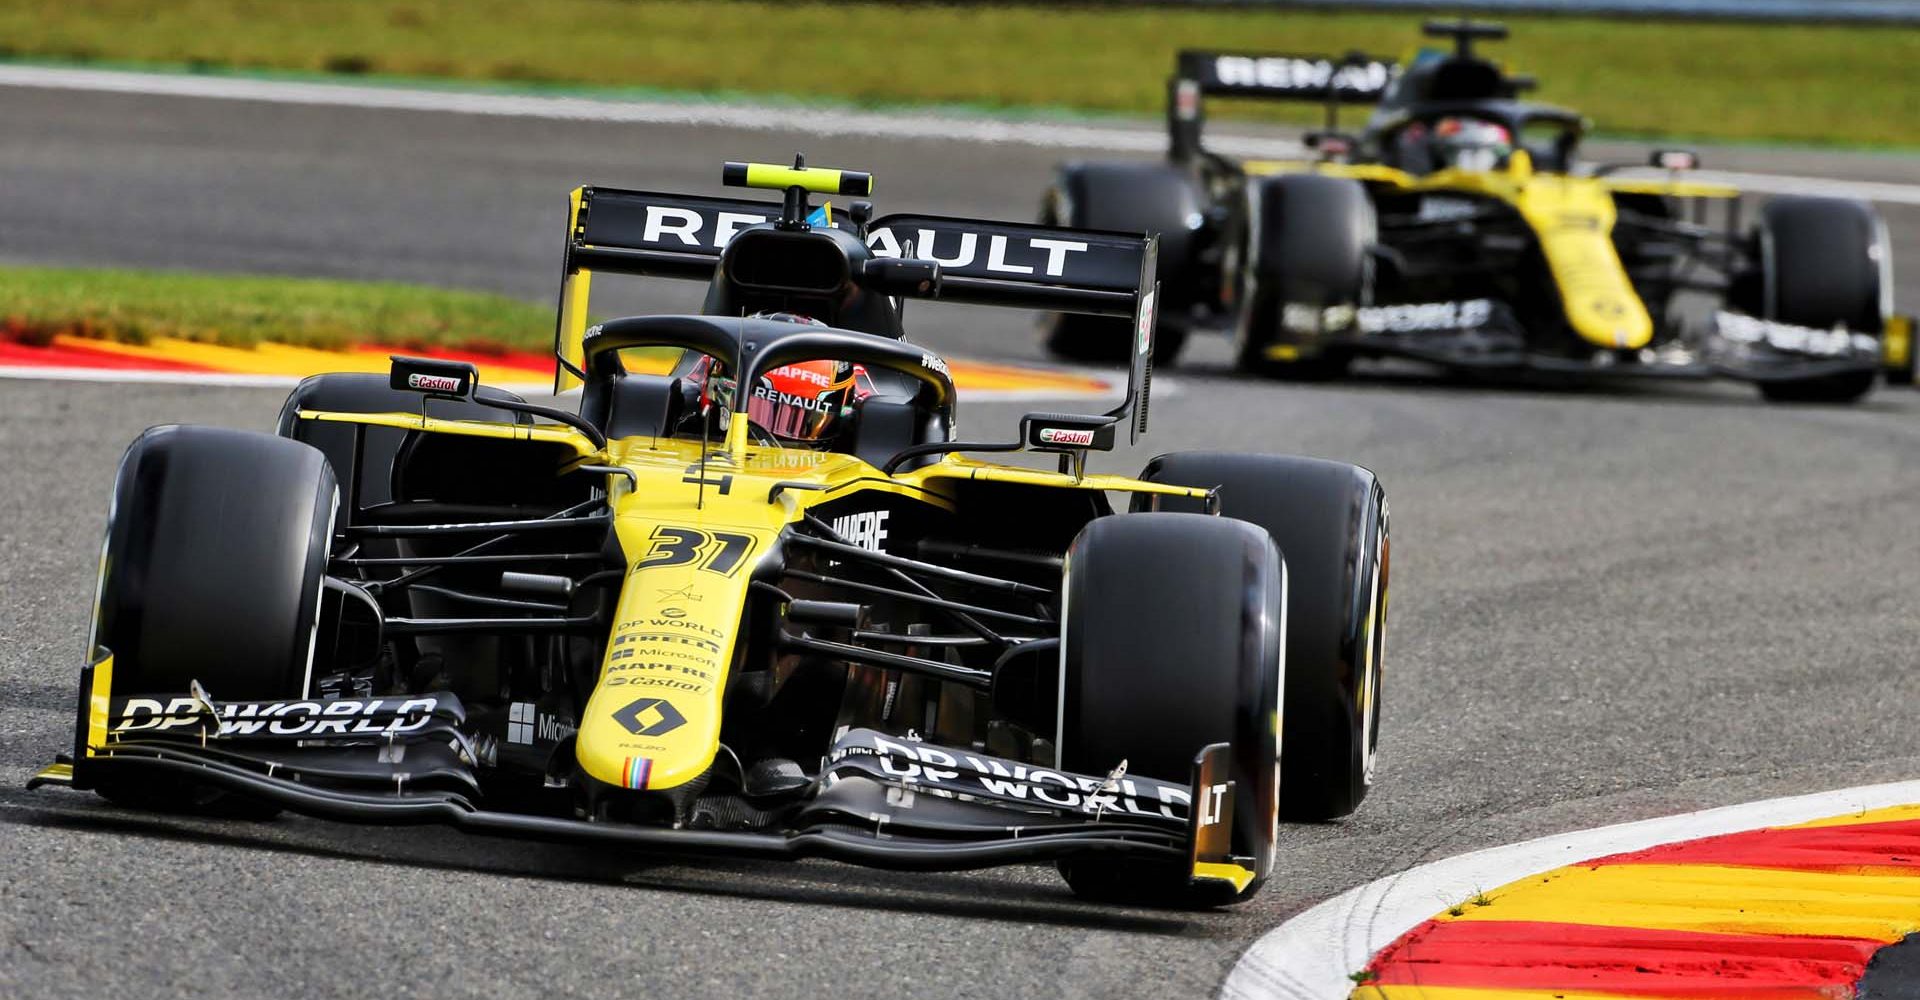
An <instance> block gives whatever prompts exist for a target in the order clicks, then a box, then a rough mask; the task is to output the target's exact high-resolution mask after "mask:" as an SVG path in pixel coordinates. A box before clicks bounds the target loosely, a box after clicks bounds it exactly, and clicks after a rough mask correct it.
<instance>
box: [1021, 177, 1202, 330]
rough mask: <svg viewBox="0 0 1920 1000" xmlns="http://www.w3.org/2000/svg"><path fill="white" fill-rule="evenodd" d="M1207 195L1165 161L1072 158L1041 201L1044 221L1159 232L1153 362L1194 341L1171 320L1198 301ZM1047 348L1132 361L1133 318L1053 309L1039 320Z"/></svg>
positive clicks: (1054, 224)
mask: <svg viewBox="0 0 1920 1000" xmlns="http://www.w3.org/2000/svg"><path fill="white" fill-rule="evenodd" d="M1202 208H1203V196H1202V193H1201V191H1200V190H1199V188H1198V187H1197V185H1195V183H1194V180H1193V178H1192V177H1191V176H1190V175H1189V174H1188V173H1187V172H1186V171H1184V170H1181V169H1179V168H1177V167H1172V166H1168V165H1166V164H1161V163H1071V164H1068V165H1066V166H1064V167H1062V168H1061V169H1060V172H1059V174H1058V176H1056V177H1055V178H1054V184H1053V187H1052V188H1051V189H1050V190H1048V192H1047V195H1046V197H1045V199H1044V200H1042V202H1041V204H1040V224H1041V225H1043V226H1073V227H1076V228H1084V229H1109V230H1113V231H1116V232H1125V233H1147V234H1149V235H1152V236H1155V237H1158V238H1159V241H1160V243H1159V256H1158V258H1157V260H1158V264H1159V269H1158V271H1157V273H1156V275H1155V277H1156V278H1158V280H1159V281H1160V301H1161V309H1160V325H1159V326H1158V327H1157V328H1156V329H1155V330H1154V341H1153V363H1154V364H1155V365H1171V364H1173V363H1174V361H1175V360H1177V359H1178V358H1179V356H1180V349H1181V348H1182V347H1184V346H1185V345H1186V342H1187V333H1188V330H1187V327H1186V325H1185V324H1183V323H1180V322H1177V321H1170V320H1173V318H1174V317H1177V316H1179V315H1181V314H1182V313H1183V312H1184V310H1185V305H1184V304H1185V303H1188V302H1190V301H1191V299H1190V298H1189V289H1190V288H1191V287H1192V286H1193V285H1195V284H1196V279H1195V278H1194V277H1193V275H1191V274H1190V273H1189V272H1190V271H1191V270H1192V267H1193V261H1192V259H1191V258H1192V257H1193V256H1194V253H1195V248H1194V246H1193V226H1192V223H1191V222H1190V221H1189V220H1191V219H1193V218H1196V217H1198V216H1199V214H1200V212H1201V210H1202ZM1040 328H1041V331H1042V333H1043V335H1044V336H1045V338H1046V347H1047V350H1048V352H1050V353H1051V354H1053V355H1054V356H1055V357H1058V358H1063V359H1065V360H1068V361H1082V362H1087V363H1091V364H1126V363H1127V362H1128V360H1129V359H1130V356H1131V351H1132V347H1133V333H1134V331H1133V323H1132V322H1131V321H1129V320H1125V319H1114V318H1112V317H1107V316H1081V315H1070V314H1065V313H1049V314H1047V315H1045V316H1043V317H1042V318H1041V320H1040Z"/></svg>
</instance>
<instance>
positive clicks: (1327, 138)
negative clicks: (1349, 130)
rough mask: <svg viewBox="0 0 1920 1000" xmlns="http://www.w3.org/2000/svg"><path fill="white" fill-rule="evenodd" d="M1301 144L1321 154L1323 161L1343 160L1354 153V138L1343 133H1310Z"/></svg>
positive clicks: (1302, 139) (1303, 138)
mask: <svg viewBox="0 0 1920 1000" xmlns="http://www.w3.org/2000/svg"><path fill="white" fill-rule="evenodd" d="M1300 144H1301V145H1303V146H1305V147H1307V148H1308V149H1311V150H1313V151H1315V152H1317V153H1319V154H1320V158H1321V159H1323V160H1338V159H1342V158H1344V157H1346V156H1348V155H1350V154H1351V153H1352V152H1353V147H1354V140H1353V136H1350V135H1347V134H1345V133H1343V132H1308V133H1307V134H1306V135H1305V136H1303V137H1302V138H1301V140H1300Z"/></svg>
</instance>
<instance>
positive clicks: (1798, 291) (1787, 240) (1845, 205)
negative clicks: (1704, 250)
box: [1749, 198, 1893, 403]
mask: <svg viewBox="0 0 1920 1000" xmlns="http://www.w3.org/2000/svg"><path fill="white" fill-rule="evenodd" d="M1754 241H1755V244H1756V248H1757V250H1758V256H1759V259H1760V270H1759V273H1758V275H1757V278H1758V280H1757V282H1751V281H1750V283H1749V284H1750V287H1751V291H1752V293H1753V294H1757V296H1758V298H1759V302H1758V303H1755V304H1757V305H1758V306H1759V315H1760V316H1762V317H1763V318H1765V319H1771V320H1778V321H1780V322H1782V323H1791V324H1793V325H1795V326H1805V327H1812V328H1814V329H1816V330H1828V329H1835V328H1840V329H1846V330H1850V331H1852V332H1854V333H1866V334H1872V335H1874V336H1876V337H1878V336H1881V335H1882V334H1883V328H1884V326H1885V323H1886V317H1887V314H1888V312H1890V311H1891V310H1890V301H1889V299H1890V295H1891V290H1892V287H1893V282H1892V276H1893V251H1892V248H1891V247H1890V246H1889V245H1888V241H1887V227H1886V224H1885V223H1884V222H1882V221H1881V219H1880V216H1879V215H1878V214H1877V213H1875V212H1874V210H1873V208H1872V207H1871V206H1870V205H1868V204H1867V203H1865V202H1859V201H1847V200H1844V199H1840V198H1775V199H1773V200H1772V201H1769V202H1767V204H1766V205H1765V206H1763V207H1762V208H1761V210H1760V221H1759V223H1758V225H1756V226H1755V232H1754ZM1874 376H1875V372H1874V371H1872V370H1867V371H1855V372H1841V373H1839V374H1834V375H1821V376H1816V377H1813V378H1805V379H1792V380H1784V381H1768V382H1762V383H1760V395H1761V396H1762V397H1764V398H1765V399H1767V400H1769V401H1771V402H1776V403H1851V402H1854V401H1856V400H1858V399H1860V398H1861V397H1863V396H1865V395H1866V394H1867V393H1868V392H1871V391H1872V390H1873V383H1874Z"/></svg>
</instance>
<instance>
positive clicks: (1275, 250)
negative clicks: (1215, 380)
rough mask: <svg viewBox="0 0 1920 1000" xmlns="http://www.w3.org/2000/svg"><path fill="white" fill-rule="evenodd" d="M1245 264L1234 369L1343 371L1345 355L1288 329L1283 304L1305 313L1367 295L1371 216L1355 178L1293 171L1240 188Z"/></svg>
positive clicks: (1373, 233) (1296, 374)
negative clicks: (1243, 198)
mask: <svg viewBox="0 0 1920 1000" xmlns="http://www.w3.org/2000/svg"><path fill="white" fill-rule="evenodd" d="M1247 218H1248V221H1249V225H1248V228H1247V263H1246V276H1245V286H1244V288H1243V290H1242V295H1241V308H1242V313H1241V316H1240V319H1239V322H1238V324H1237V333H1236V337H1237V340H1236V346H1235V354H1236V357H1237V359H1238V364H1239V367H1240V368H1241V370H1243V371H1248V372H1255V373H1259V374H1263V375H1271V376H1276V377H1280V378H1291V379H1299V380H1321V379H1330V378H1337V377H1339V376H1341V375H1344V374H1345V373H1346V370H1347V365H1348V364H1349V363H1350V362H1351V361H1352V360H1353V359H1352V356H1351V355H1350V354H1349V353H1347V352H1346V351H1343V350H1341V349H1340V348H1339V347H1337V346H1327V345H1325V344H1322V343H1318V342H1317V341H1320V340H1322V339H1323V338H1324V334H1315V333H1304V334H1300V333H1291V332H1289V331H1288V330H1286V329H1285V323H1284V322H1283V319H1284V316H1285V314H1286V310H1287V307H1289V306H1292V307H1294V308H1295V309H1305V310H1306V311H1307V312H1308V313H1309V314H1312V313H1320V314H1322V315H1324V312H1325V310H1327V309H1329V308H1332V307H1336V306H1345V307H1357V306H1362V305H1365V304H1367V302H1368V300H1369V299H1370V298H1371V285H1372V280H1373V257H1372V253H1373V246H1374V244H1375V243H1376V242H1378V241H1379V228H1380V227H1379V221H1378V219H1377V218H1376V216H1375V213H1374V209H1373V200H1372V199H1371V198H1369V197H1367V190H1366V188H1365V187H1363V186H1362V185H1361V184H1360V182H1358V181H1354V180H1350V179H1348V178H1344V177H1322V176H1319V175H1315V174H1299V175H1292V176H1285V177H1274V178H1268V179H1265V180H1261V181H1258V182H1255V183H1253V184H1251V185H1249V186H1248V189H1247Z"/></svg>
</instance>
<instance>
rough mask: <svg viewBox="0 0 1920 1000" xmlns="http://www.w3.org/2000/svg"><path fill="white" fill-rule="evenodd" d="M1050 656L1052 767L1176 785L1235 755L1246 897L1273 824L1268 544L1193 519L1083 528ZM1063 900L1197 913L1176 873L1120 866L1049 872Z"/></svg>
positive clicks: (1075, 866)
mask: <svg viewBox="0 0 1920 1000" xmlns="http://www.w3.org/2000/svg"><path fill="white" fill-rule="evenodd" d="M1065 594H1066V606H1065V611H1064V621H1063V629H1062V633H1063V634H1062V643H1061V669H1062V677H1061V732H1060V734H1059V744H1058V746H1059V754H1060V766H1061V767H1062V768H1063V769H1065V770H1068V771H1073V772H1076V773H1081V774H1092V775H1100V774H1104V773H1106V772H1107V771H1108V770H1110V769H1111V768H1113V767H1114V766H1116V765H1117V764H1119V762H1120V761H1121V760H1126V761H1127V762H1128V768H1127V773H1128V774H1131V775H1145V776H1147V777H1151V778H1158V779H1160V780H1162V781H1170V782H1174V783H1177V784H1180V785H1183V786H1184V785H1186V784H1187V783H1188V782H1189V781H1191V780H1192V769H1193V760H1194V757H1195V756H1196V755H1197V754H1198V753H1199V752H1200V750H1202V749H1203V748H1205V747H1206V746H1208V745H1210V744H1213V743H1221V742H1231V743H1232V744H1233V746H1234V759H1233V768H1232V771H1233V780H1234V833H1233V844H1234V847H1233V850H1234V853H1235V854H1237V855H1242V856H1248V857H1252V858H1254V860H1255V872H1256V876H1255V880H1254V882H1253V883H1252V884H1251V885H1249V886H1248V887H1247V888H1246V889H1244V890H1243V891H1242V892H1241V893H1239V894H1238V898H1245V897H1246V896H1249V895H1251V894H1252V893H1253V892H1255V891H1257V889H1258V887H1259V884H1260V882H1261V881H1263V880H1264V879H1265V877H1266V874H1267V872H1268V870H1269V869H1270V867H1271V865H1272V858H1273V843H1274V836H1275V827H1276V822H1277V808H1278V801H1277V797H1278V792H1279V789H1278V783H1279V773H1278V768H1277V761H1278V756H1279V742H1278V737H1279V734H1278V733H1277V732H1275V731H1274V728H1273V726H1274V723H1275V721H1276V714H1277V711H1278V709H1279V699H1280V686H1281V674H1280V672H1281V669H1282V663H1281V652H1282V648H1283V643H1284V637H1283V634H1282V621H1281V618H1280V615H1281V612H1282V609H1283V607H1284V601H1285V576H1284V570H1283V569H1282V567H1281V563H1280V559H1279V553H1278V552H1277V551H1276V550H1275V549H1274V547H1273V543H1272V541H1271V539H1270V538H1269V537H1268V536H1267V535H1266V533H1265V532H1263V531H1260V530H1259V529H1258V528H1256V527H1255V526H1253V525H1249V524H1246V523H1244V522H1239V521H1233V520H1230V519H1223V518H1214V517H1206V516H1202V515H1193V514H1159V513H1150V514H1124V515H1118V516H1114V517H1105V518H1099V519H1096V520H1095V521H1094V522H1093V523H1091V524H1089V525H1088V526H1087V527H1086V528H1085V529H1084V530H1083V531H1082V532H1081V534H1080V537H1079V538H1078V539H1076V540H1075V542H1074V544H1073V547H1072V549H1071V550H1070V552H1069V555H1068V564H1067V578H1066V588H1065ZM1062 870H1063V873H1065V874H1066V875H1067V878H1068V881H1069V883H1071V884H1072V885H1073V887H1074V888H1075V890H1076V891H1079V892H1081V893H1082V894H1085V895H1093V896H1102V897H1106V898H1131V899H1135V900H1139V901H1153V902H1158V903H1183V904H1193V905H1209V904H1213V903H1222V902H1231V901H1233V900H1234V898H1235V895H1234V894H1233V893H1231V892H1225V893H1215V892H1213V891H1211V889H1212V887H1208V886H1202V887H1198V888H1190V887H1189V886H1188V873H1187V872H1186V871H1185V869H1184V866H1181V865H1165V864H1161V865H1147V866H1141V865H1128V864H1126V863H1125V862H1124V861H1121V860H1117V859H1112V860H1110V859H1095V860H1092V861H1085V860H1075V861H1071V862H1068V863H1066V864H1063V865H1062Z"/></svg>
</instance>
